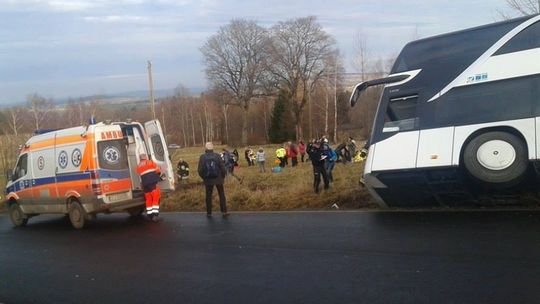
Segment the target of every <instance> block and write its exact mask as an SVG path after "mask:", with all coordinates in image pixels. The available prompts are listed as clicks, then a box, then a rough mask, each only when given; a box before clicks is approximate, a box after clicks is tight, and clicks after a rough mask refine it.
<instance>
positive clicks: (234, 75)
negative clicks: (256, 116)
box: [201, 19, 268, 145]
mask: <svg viewBox="0 0 540 304" xmlns="http://www.w3.org/2000/svg"><path fill="white" fill-rule="evenodd" d="M267 38H268V35H267V31H266V30H265V29H264V28H263V27H261V26H259V25H257V23H256V22H255V21H248V20H242V19H238V20H232V21H231V23H229V24H228V25H226V26H223V27H221V28H220V29H219V31H218V33H217V34H215V35H213V36H212V37H210V38H209V39H208V40H207V41H206V43H205V44H204V46H203V47H201V52H202V53H203V56H204V62H205V64H206V76H207V78H208V79H209V80H210V82H211V83H212V84H213V85H214V86H216V87H219V88H221V89H223V90H225V91H226V92H228V93H229V94H230V95H231V96H233V98H234V102H235V104H236V105H238V106H240V107H241V108H242V111H243V116H242V144H244V145H245V144H247V138H248V121H247V120H248V113H249V106H250V103H251V101H252V99H253V97H254V96H255V95H256V92H257V90H259V89H260V88H261V86H262V84H261V82H262V80H263V74H264V73H265V60H266V58H267V56H266V54H265V45H266V44H267V41H268V39H267Z"/></svg>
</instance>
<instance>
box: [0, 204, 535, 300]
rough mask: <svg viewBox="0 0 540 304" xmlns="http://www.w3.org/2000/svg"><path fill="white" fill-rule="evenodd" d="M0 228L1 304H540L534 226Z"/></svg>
mask: <svg viewBox="0 0 540 304" xmlns="http://www.w3.org/2000/svg"><path fill="white" fill-rule="evenodd" d="M163 217H164V218H165V221H164V222H162V223H159V224H154V223H149V222H145V221H143V220H133V219H131V220H130V219H128V218H127V216H124V215H109V216H106V215H103V216H100V217H98V220H97V221H96V222H94V223H93V224H92V225H91V226H89V227H88V228H87V229H85V230H82V231H76V230H73V229H72V228H71V226H70V225H69V223H68V222H67V221H66V220H64V219H63V218H61V217H58V216H41V217H36V218H33V219H31V220H30V222H29V225H28V227H25V228H22V229H14V228H12V227H11V223H10V221H9V218H8V217H7V216H0V303H6V304H7V303H539V302H540V213H539V212H532V211H531V212H526V211H521V212H517V211H507V212H313V213H309V212H308V213H258V214H257V213H240V214H232V216H231V218H229V219H228V220H223V219H221V218H220V217H215V218H214V219H213V220H207V219H206V217H205V216H204V215H203V214H197V213H188V214H176V213H171V214H164V215H163Z"/></svg>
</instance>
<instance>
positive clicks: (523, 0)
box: [503, 0, 540, 18]
mask: <svg viewBox="0 0 540 304" xmlns="http://www.w3.org/2000/svg"><path fill="white" fill-rule="evenodd" d="M505 2H506V4H507V5H508V7H510V9H512V10H513V11H514V12H516V13H518V14H519V15H523V16H527V15H534V14H538V13H540V0H505ZM503 17H505V18H509V17H508V16H506V15H505V14H503Z"/></svg>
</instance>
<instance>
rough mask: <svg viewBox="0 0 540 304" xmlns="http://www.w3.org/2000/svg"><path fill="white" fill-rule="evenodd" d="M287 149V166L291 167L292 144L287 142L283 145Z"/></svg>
mask: <svg viewBox="0 0 540 304" xmlns="http://www.w3.org/2000/svg"><path fill="white" fill-rule="evenodd" d="M283 146H284V147H285V166H288V165H289V158H291V142H290V141H289V142H287V143H285V144H284V145H283Z"/></svg>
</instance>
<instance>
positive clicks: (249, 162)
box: [244, 147, 253, 167]
mask: <svg viewBox="0 0 540 304" xmlns="http://www.w3.org/2000/svg"><path fill="white" fill-rule="evenodd" d="M252 153H253V151H252V150H251V148H250V147H247V148H246V149H245V150H244V158H245V159H246V162H247V164H248V167H251V166H252V165H253V164H252V163H251V157H250V154H252Z"/></svg>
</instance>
